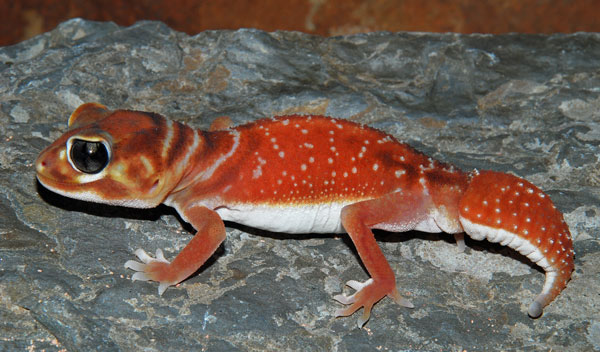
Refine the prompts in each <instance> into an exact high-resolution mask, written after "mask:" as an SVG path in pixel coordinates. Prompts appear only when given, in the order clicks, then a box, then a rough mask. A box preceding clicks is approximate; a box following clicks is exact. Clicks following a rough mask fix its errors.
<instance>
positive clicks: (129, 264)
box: [125, 260, 146, 271]
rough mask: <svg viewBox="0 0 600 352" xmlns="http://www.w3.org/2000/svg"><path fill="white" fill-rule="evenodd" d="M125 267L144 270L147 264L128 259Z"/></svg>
mask: <svg viewBox="0 0 600 352" xmlns="http://www.w3.org/2000/svg"><path fill="white" fill-rule="evenodd" d="M125 267H126V268H127V269H131V270H135V271H144V270H145V269H146V264H142V263H140V262H136V261H135V260H128V261H126V262H125Z"/></svg>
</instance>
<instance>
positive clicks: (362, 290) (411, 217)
mask: <svg viewBox="0 0 600 352" xmlns="http://www.w3.org/2000/svg"><path fill="white" fill-rule="evenodd" d="M430 207H431V202H430V201H429V199H428V198H427V197H425V196H424V195H423V194H422V193H421V192H404V191H399V192H396V193H392V194H389V195H387V196H384V197H381V198H377V199H373V200H367V201H362V202H358V203H354V204H350V205H347V206H346V207H344V208H343V209H342V213H341V218H342V224H343V226H344V229H345V230H346V231H347V232H348V234H349V235H350V238H351V239H352V242H353V243H354V246H355V247H356V250H357V251H358V255H359V256H360V259H361V260H362V262H363V264H364V265H365V267H366V268H367V271H368V272H369V274H370V275H371V278H370V279H369V280H367V281H365V282H364V283H360V282H358V281H354V280H350V281H348V283H347V285H348V286H350V287H352V288H353V289H355V290H356V292H355V293H354V294H353V295H351V296H345V295H337V296H335V297H334V299H335V300H337V301H338V302H340V303H342V304H347V305H349V306H348V307H346V308H343V309H340V310H338V311H337V312H336V316H349V315H351V314H353V313H354V312H356V311H357V310H359V309H360V308H364V310H363V314H362V316H361V317H360V318H359V319H358V326H359V327H362V326H363V325H364V324H365V323H366V322H367V321H368V320H369V317H370V314H371V308H372V307H373V305H374V304H375V303H377V302H378V301H379V300H381V299H382V298H383V297H385V296H388V297H390V298H392V299H393V300H394V301H395V302H396V303H398V304H400V305H402V306H404V307H408V308H413V307H414V306H413V305H412V303H411V302H410V301H409V300H407V299H405V298H403V297H401V296H400V294H399V293H398V290H397V288H396V278H395V276H394V272H393V271H392V268H391V267H390V265H389V263H388V261H387V260H386V259H385V257H384V255H383V253H382V252H381V249H380V248H379V246H378V245H377V242H376V241H375V237H374V235H373V232H372V231H371V228H380V229H389V230H396V231H407V230H410V229H413V228H415V226H416V225H417V224H419V223H421V222H422V221H424V220H426V219H427V218H428V216H429V215H428V214H429V209H430Z"/></svg>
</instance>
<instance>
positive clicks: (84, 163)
mask: <svg viewBox="0 0 600 352" xmlns="http://www.w3.org/2000/svg"><path fill="white" fill-rule="evenodd" d="M70 156H71V160H72V161H73V164H74V165H75V167H76V168H77V169H78V170H79V171H81V172H85V173H86V174H96V173H98V172H100V171H102V169H104V168H105V167H106V165H108V159H109V157H108V150H107V149H106V146H105V145H104V144H103V143H102V142H90V141H84V140H82V139H75V140H73V143H72V144H71V151H70Z"/></svg>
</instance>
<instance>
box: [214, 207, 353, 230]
mask: <svg viewBox="0 0 600 352" xmlns="http://www.w3.org/2000/svg"><path fill="white" fill-rule="evenodd" d="M344 205H346V204H345V203H329V204H319V205H297V206H277V205H273V206H270V205H259V206H256V205H230V206H227V207H222V208H217V209H215V211H216V212H217V213H218V214H219V216H221V218H222V219H223V220H227V221H233V222H236V223H238V224H243V225H246V226H251V227H255V228H258V229H263V230H267V231H273V232H285V233H342V232H345V231H344V228H343V227H342V222H341V220H340V213H341V211H342V208H343V207H344Z"/></svg>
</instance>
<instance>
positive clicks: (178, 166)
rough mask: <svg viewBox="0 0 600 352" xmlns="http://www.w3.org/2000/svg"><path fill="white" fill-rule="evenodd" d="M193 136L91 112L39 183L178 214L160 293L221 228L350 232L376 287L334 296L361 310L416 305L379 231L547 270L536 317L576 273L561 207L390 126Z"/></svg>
mask: <svg viewBox="0 0 600 352" xmlns="http://www.w3.org/2000/svg"><path fill="white" fill-rule="evenodd" d="M230 125H231V122H230V120H228V119H226V118H221V119H218V120H216V121H215V123H214V124H213V125H212V126H211V128H210V129H209V130H208V131H202V130H194V129H192V128H190V127H187V126H185V125H183V124H180V123H178V122H174V121H170V120H167V119H165V118H163V117H162V116H160V115H158V114H153V113H146V112H139V111H128V110H116V111H109V110H108V109H107V108H106V107H104V106H102V105H100V104H96V103H88V104H84V105H82V106H80V107H79V108H78V109H77V110H76V111H75V112H74V113H73V114H72V115H71V117H70V118H69V130H68V131H67V132H66V133H65V134H64V135H63V136H61V137H60V138H59V139H58V140H57V141H55V142H54V143H53V144H52V145H51V146H49V147H48V148H46V149H45V150H44V151H43V152H42V153H41V154H40V156H39V157H38V160H37V162H36V168H37V177H38V180H39V181H40V182H41V183H42V184H43V185H44V186H46V187H47V188H49V189H50V190H52V191H55V192H57V193H59V194H62V195H65V196H67V197H72V198H76V199H82V200H86V201H93V202H100V203H106V204H112V205H124V206H131V207H139V208H148V207H154V206H157V205H159V204H161V203H164V204H167V205H169V206H172V207H174V208H175V209H176V210H177V211H178V213H179V214H180V215H181V216H182V218H183V219H184V220H186V221H187V222H189V223H190V224H191V225H192V226H194V228H195V229H196V230H197V233H196V235H195V236H194V237H193V238H192V240H191V241H190V243H189V244H188V245H187V246H186V247H185V248H184V249H183V250H182V251H181V252H180V253H179V254H178V255H177V256H176V257H175V259H174V260H173V261H172V262H169V261H167V260H166V259H165V257H164V255H163V253H162V251H161V250H160V249H159V250H157V251H156V257H155V258H153V257H151V256H150V255H148V254H146V252H144V251H143V250H141V249H138V250H137V251H136V255H137V257H138V258H139V260H140V261H141V262H137V261H133V260H130V261H128V262H127V263H125V266H126V267H127V268H130V269H133V270H135V271H136V273H135V274H134V275H133V277H132V279H134V280H151V281H157V282H159V293H160V294H162V292H164V290H165V289H166V288H167V287H168V286H171V285H175V284H177V283H179V282H181V281H182V280H184V279H186V278H187V277H188V276H190V275H191V274H193V273H194V272H195V271H196V270H197V269H198V268H199V267H200V266H201V265H202V264H203V263H204V262H205V261H206V260H207V259H208V258H209V257H210V256H211V255H212V254H213V253H214V251H215V250H216V249H217V248H218V246H219V245H220V244H221V242H222V241H223V240H224V239H225V227H224V224H223V220H228V221H234V222H238V223H241V224H244V225H248V226H253V227H256V228H261V229H265V230H270V231H278V232H288V233H342V232H347V233H348V234H349V236H350V238H351V239H352V242H353V243H354V245H355V246H356V249H357V251H358V254H359V256H360V259H361V260H362V262H363V264H364V265H365V267H366V269H367V271H368V272H369V275H370V276H371V278H370V279H369V280H367V281H365V282H364V283H360V282H357V281H354V280H350V281H348V283H347V284H348V285H349V286H350V287H352V288H353V289H355V290H356V292H355V293H354V294H353V295H351V296H345V295H337V296H335V297H334V298H335V299H336V300H337V301H339V302H340V303H342V304H345V305H347V307H345V308H343V309H341V310H339V311H338V312H337V313H336V315H338V316H348V315H351V314H353V313H354V312H356V311H357V310H359V309H360V308H364V309H363V314H362V316H361V317H360V318H359V321H358V325H359V326H362V325H363V324H364V323H365V322H366V321H367V320H368V319H369V316H370V311H371V308H372V306H373V305H374V304H375V303H376V302H378V301H379V300H380V299H382V298H383V297H385V296H388V297H390V298H392V299H394V300H395V301H396V302H398V303H399V304H401V305H404V306H407V307H412V304H411V303H410V302H409V301H407V300H406V299H404V298H402V297H401V296H400V295H399V294H398V291H397V289H396V280H395V275H394V272H393V271H392V269H391V267H390V265H389V264H388V262H387V260H386V259H385V257H384V256H383V253H382V252H381V250H380V248H379V246H378V245H377V243H376V242H375V239H374V237H373V233H372V229H384V230H388V231H395V232H402V231H408V230H418V231H426V232H447V233H450V234H455V235H456V236H457V240H459V244H460V245H463V246H464V243H463V242H462V239H461V237H460V236H461V234H462V233H466V234H468V235H469V236H471V237H472V238H474V239H476V240H483V239H487V240H489V241H492V242H500V243H501V244H503V245H506V246H509V247H511V248H513V249H515V250H517V251H518V252H519V253H521V254H523V255H525V256H527V257H528V258H529V259H530V260H531V261H532V262H534V263H536V264H537V265H539V266H540V267H542V268H543V269H544V271H545V272H546V281H545V284H544V287H543V288H542V292H541V293H540V294H539V295H538V297H537V298H536V299H535V300H534V302H533V303H532V304H531V306H530V308H529V312H528V313H529V315H530V316H532V317H538V316H540V315H541V314H542V311H543V308H544V307H545V306H546V305H548V304H549V303H550V302H551V301H552V300H553V299H554V298H555V297H556V296H557V295H558V294H559V293H560V292H561V291H562V289H563V288H564V287H565V286H566V284H567V282H568V280H569V278H570V277H571V272H572V271H573V249H572V241H571V235H570V232H569V229H568V227H567V225H566V223H565V222H564V220H563V216H562V214H561V213H560V212H559V211H558V210H557V209H556V208H555V207H554V205H553V204H552V202H551V200H550V198H549V197H548V196H547V195H546V194H545V193H543V192H542V191H541V190H539V189H538V188H537V187H535V186H534V185H532V184H531V183H529V182H528V181H526V180H524V179H522V178H519V177H516V176H512V175H509V174H505V173H500V172H493V171H481V172H479V171H473V172H470V173H465V172H463V171H461V170H460V169H458V168H457V167H455V166H453V165H450V164H445V163H441V162H439V161H436V160H433V159H432V158H430V157H428V156H426V155H424V154H422V153H420V152H418V151H416V150H415V149H413V148H411V147H410V146H408V145H407V144H404V143H400V142H398V141H397V140H396V139H394V138H393V137H391V136H390V135H387V134H385V133H383V132H381V131H379V130H376V129H373V128H370V127H367V126H364V125H359V124H356V123H353V122H349V121H346V120H343V119H334V118H329V117H323V116H297V115H294V116H280V117H276V118H270V119H263V120H259V121H255V122H251V123H248V124H246V125H242V126H238V127H231V126H230Z"/></svg>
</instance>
